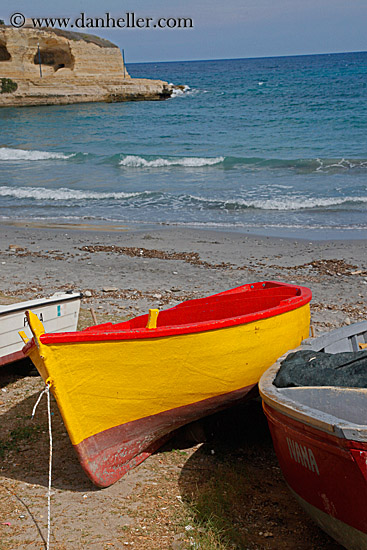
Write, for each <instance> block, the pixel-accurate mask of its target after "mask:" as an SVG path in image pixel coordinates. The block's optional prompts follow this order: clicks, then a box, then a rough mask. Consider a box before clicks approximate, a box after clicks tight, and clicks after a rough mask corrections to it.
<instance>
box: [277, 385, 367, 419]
mask: <svg viewBox="0 0 367 550" xmlns="http://www.w3.org/2000/svg"><path fill="white" fill-rule="evenodd" d="M277 393H278V395H279V397H280V398H282V397H284V398H286V399H290V400H292V401H294V403H295V405H297V408H298V406H299V405H304V406H306V407H308V408H310V409H313V415H312V416H313V417H314V418H317V417H318V416H320V415H318V414H317V413H318V412H320V413H326V414H328V415H331V416H334V417H336V418H337V419H338V420H342V421H346V422H351V423H353V424H358V425H361V426H367V407H366V403H367V388H338V387H330V386H321V387H319V386H318V387H315V386H310V387H297V388H278V389H277ZM288 405H289V403H288ZM320 420H321V418H320ZM322 420H324V421H325V419H324V418H322Z"/></svg>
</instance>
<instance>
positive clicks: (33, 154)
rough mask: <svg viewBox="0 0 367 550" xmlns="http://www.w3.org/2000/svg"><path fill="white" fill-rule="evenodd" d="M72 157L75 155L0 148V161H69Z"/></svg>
mask: <svg viewBox="0 0 367 550" xmlns="http://www.w3.org/2000/svg"><path fill="white" fill-rule="evenodd" d="M74 156H75V153H70V154H64V153H49V152H48V151H26V150H25V149H11V148H10V147H0V161H11V160H51V159H69V158H71V157H74Z"/></svg>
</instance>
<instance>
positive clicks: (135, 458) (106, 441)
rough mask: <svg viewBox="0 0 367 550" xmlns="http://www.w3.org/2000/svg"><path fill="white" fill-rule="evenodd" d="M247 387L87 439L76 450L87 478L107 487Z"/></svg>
mask: <svg viewBox="0 0 367 550" xmlns="http://www.w3.org/2000/svg"><path fill="white" fill-rule="evenodd" d="M256 388H257V384H252V385H251V386H247V387H245V388H241V389H239V390H236V391H233V392H230V393H226V394H224V395H218V396H215V397H211V398H209V399H205V400H203V401H199V402H198V403H193V404H190V405H185V406H183V407H177V408H175V409H171V410H169V411H164V412H162V413H159V414H156V415H154V416H148V417H146V418H140V419H139V420H134V421H133V422H128V423H127V424H122V425H120V426H115V427H114V428H110V429H108V430H105V431H103V432H100V433H98V434H96V435H93V436H91V437H88V438H87V439H85V440H84V441H82V442H81V443H79V444H78V445H75V446H74V448H75V450H76V453H77V455H78V458H79V461H80V463H81V465H82V467H83V469H84V470H85V472H86V474H87V475H88V477H89V478H90V479H91V480H92V481H93V483H95V484H96V485H97V486H98V487H108V486H109V485H111V484H112V483H114V482H115V481H117V480H118V479H120V478H121V477H122V476H123V475H124V474H126V472H127V471H129V470H131V469H132V468H135V466H137V465H138V464H140V463H141V462H143V460H145V459H146V458H148V457H149V456H150V455H151V454H152V453H154V452H155V451H156V450H157V449H158V448H159V447H160V446H161V445H163V444H164V443H165V442H166V441H167V440H168V439H169V438H170V437H172V435H173V433H172V432H174V431H175V430H176V429H177V428H180V427H181V426H184V425H185V424H188V423H190V422H193V421H194V420H197V419H199V418H202V417H204V416H207V415H210V414H213V413H215V412H218V411H220V410H222V409H225V408H227V407H229V406H232V405H235V404H236V403H237V402H240V401H241V400H242V399H243V398H244V397H245V396H246V397H247V398H250V397H252V393H251V395H248V394H249V392H251V390H253V389H255V390H256Z"/></svg>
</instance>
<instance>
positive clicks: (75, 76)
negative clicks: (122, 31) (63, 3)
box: [0, 26, 172, 106]
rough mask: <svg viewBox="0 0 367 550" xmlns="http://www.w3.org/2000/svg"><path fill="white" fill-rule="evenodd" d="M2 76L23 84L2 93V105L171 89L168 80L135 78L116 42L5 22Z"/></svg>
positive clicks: (151, 95) (150, 96)
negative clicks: (13, 25) (14, 89)
mask: <svg viewBox="0 0 367 550" xmlns="http://www.w3.org/2000/svg"><path fill="white" fill-rule="evenodd" d="M41 73H42V76H41ZM0 78H10V79H12V80H13V81H14V82H16V83H17V85H18V87H17V90H16V91H14V92H12V93H2V94H0V106H15V105H53V104H66V103H81V102H87V101H132V100H159V99H166V98H167V97H170V95H171V93H172V87H171V86H170V85H169V84H167V82H163V81H161V80H148V79H135V78H131V77H130V75H129V74H128V73H127V71H126V68H125V67H124V63H123V59H122V55H121V52H120V50H119V48H118V47H117V46H116V45H115V44H112V42H109V41H108V40H104V39H102V38H99V37H97V36H93V35H89V34H83V33H76V32H69V31H63V30H59V29H34V28H25V27H24V28H22V29H14V28H12V27H6V26H0Z"/></svg>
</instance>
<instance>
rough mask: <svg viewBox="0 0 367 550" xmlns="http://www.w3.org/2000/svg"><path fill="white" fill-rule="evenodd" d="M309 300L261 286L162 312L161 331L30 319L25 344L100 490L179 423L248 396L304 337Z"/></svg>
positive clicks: (303, 292) (136, 324) (303, 294)
mask: <svg viewBox="0 0 367 550" xmlns="http://www.w3.org/2000/svg"><path fill="white" fill-rule="evenodd" d="M263 294H264V295H267V296H269V294H270V299H269V298H264V297H263ZM310 299H311V293H310V291H309V290H308V289H303V288H302V287H301V288H300V287H295V286H293V285H288V286H287V285H282V284H281V283H279V284H278V283H273V282H270V283H255V284H254V285H245V286H244V287H239V289H233V290H231V291H227V293H221V294H218V295H215V296H211V297H208V298H207V299H200V300H193V301H189V302H183V303H182V304H180V305H179V306H176V307H175V308H171V309H169V310H165V311H163V312H161V313H160V314H159V317H160V319H163V320H164V321H165V323H163V324H161V325H160V326H158V327H156V328H152V329H150V328H146V326H145V324H146V322H147V320H148V323H149V319H148V318H147V316H143V317H137V318H135V319H133V320H131V321H128V322H125V323H121V324H118V325H115V326H113V325H111V324H106V325H100V326H99V327H91V328H90V329H87V330H85V331H81V332H74V333H69V334H64V335H60V334H57V335H52V334H44V333H43V327H42V325H41V324H40V323H39V321H38V319H37V318H36V317H35V316H33V317H32V315H31V314H30V315H29V318H30V322H31V327H32V330H33V334H34V340H33V341H32V342H30V344H29V345H27V346H26V348H27V353H28V354H29V355H30V357H31V359H32V361H33V363H34V364H35V365H36V367H37V368H38V370H39V372H40V374H41V376H42V377H43V379H44V380H45V381H46V382H47V383H48V384H49V385H50V387H51V391H52V392H53V394H54V396H55V398H56V401H57V404H58V407H59V409H60V412H61V415H62V417H63V420H64V423H65V426H66V428H67V430H68V433H69V436H70V439H71V442H72V444H73V445H74V447H75V450H76V452H77V454H78V456H79V459H80V462H81V464H82V466H83V468H84V470H85V472H86V473H87V475H88V476H89V477H90V478H91V479H92V481H93V482H94V483H95V484H96V485H98V486H101V487H104V486H107V485H110V484H111V483H113V482H114V481H116V480H117V479H118V478H119V477H121V476H122V475H123V474H124V473H125V472H126V471H127V470H129V469H130V468H132V467H134V466H135V465H137V464H138V463H139V462H141V461H142V460H144V458H146V457H147V456H149V454H151V453H152V452H153V451H154V450H155V449H156V448H158V447H159V446H160V445H161V444H162V443H163V442H164V440H165V439H167V438H168V437H169V434H170V433H172V432H173V431H174V430H176V429H177V428H179V427H180V426H183V425H184V424H187V423H189V422H192V421H194V420H197V419H199V418H201V417H203V416H206V415H209V414H213V413H215V412H216V411H218V410H220V409H223V408H224V407H226V406H229V405H231V404H234V403H236V402H238V401H239V400H240V399H243V397H245V396H246V395H247V394H248V392H249V391H250V390H251V389H252V388H253V387H254V385H256V384H257V382H258V380H259V378H260V376H261V374H262V373H263V372H264V371H265V370H266V369H267V368H268V367H269V366H270V365H271V364H272V363H273V362H274V361H275V360H276V359H277V358H278V357H279V356H280V355H282V354H283V353H284V352H285V351H286V350H288V349H289V348H290V347H295V346H297V345H299V344H300V342H301V341H302V340H303V339H304V338H306V337H307V336H308V332H309V322H310V308H309V300H310ZM269 304H270V305H269ZM266 305H269V307H268V308H266V307H265V306H266ZM256 307H258V309H257V310H256ZM223 308H225V314H226V315H225V316H224V317H223V316H222V317H221V316H220V314H221V313H223ZM236 308H237V309H236ZM261 308H263V309H261ZM271 308H272V309H271ZM235 312H239V313H242V312H245V313H246V312H248V314H245V315H242V316H239V315H235ZM32 319H33V321H34V323H33V322H32ZM203 319H204V320H203ZM182 320H183V321H184V322H182ZM190 320H191V321H192V322H191V323H189V322H188V321H190ZM195 320H196V322H195ZM166 321H167V322H166ZM169 321H172V323H171V324H169ZM180 321H181V323H180Z"/></svg>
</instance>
